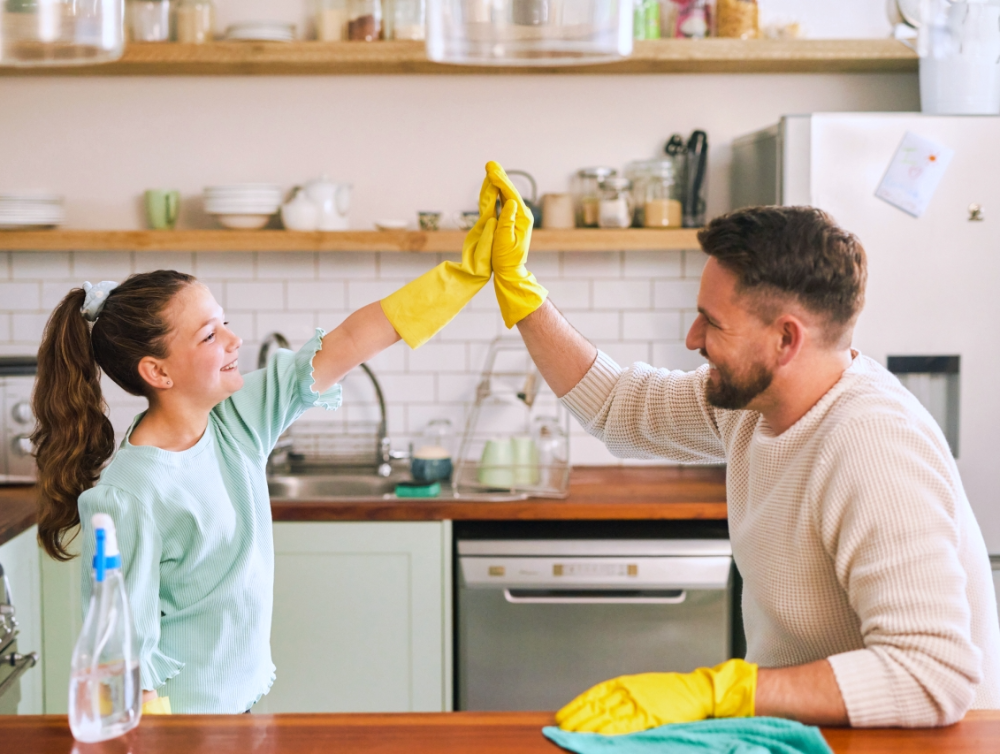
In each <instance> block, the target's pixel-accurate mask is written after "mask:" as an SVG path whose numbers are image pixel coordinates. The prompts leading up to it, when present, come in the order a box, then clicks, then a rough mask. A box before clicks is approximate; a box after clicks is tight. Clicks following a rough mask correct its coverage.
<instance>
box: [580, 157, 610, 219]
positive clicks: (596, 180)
mask: <svg viewBox="0 0 1000 754" xmlns="http://www.w3.org/2000/svg"><path fill="white" fill-rule="evenodd" d="M615 175H618V171H617V170H615V169H614V168H583V169H582V170H579V171H577V174H576V181H575V187H574V193H575V194H576V224H577V226H578V227H581V228H596V227H597V216H598V208H599V204H600V201H601V196H600V190H599V186H598V185H599V184H600V182H601V181H603V180H604V179H605V178H609V177H611V176H615Z"/></svg>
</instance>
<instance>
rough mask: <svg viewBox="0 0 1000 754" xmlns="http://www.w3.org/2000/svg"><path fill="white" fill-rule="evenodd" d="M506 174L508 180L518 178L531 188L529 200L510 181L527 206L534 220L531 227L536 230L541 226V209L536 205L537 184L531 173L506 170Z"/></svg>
mask: <svg viewBox="0 0 1000 754" xmlns="http://www.w3.org/2000/svg"><path fill="white" fill-rule="evenodd" d="M506 173H507V177H508V178H511V177H518V176H519V177H521V178H523V179H524V180H525V181H527V182H528V184H529V185H530V186H531V195H530V198H526V197H525V192H524V191H521V189H520V188H519V187H517V183H516V182H514V181H511V182H512V183H514V185H515V187H517V188H518V191H520V193H521V198H522V199H524V203H525V204H527V205H528V209H530V210H531V214H532V215H533V216H534V218H535V222H534V225H533V227H536V228H538V227H540V226H541V224H542V208H541V206H540V205H539V204H538V184H537V183H535V179H534V178H533V177H532V175H531V173H529V172H528V171H527V170H507V171H506ZM497 201H498V202H500V201H501V200H500V199H498V200H497Z"/></svg>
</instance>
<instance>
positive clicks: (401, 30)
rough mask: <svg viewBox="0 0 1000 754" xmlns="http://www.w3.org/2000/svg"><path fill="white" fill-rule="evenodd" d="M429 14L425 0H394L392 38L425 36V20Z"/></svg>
mask: <svg viewBox="0 0 1000 754" xmlns="http://www.w3.org/2000/svg"><path fill="white" fill-rule="evenodd" d="M426 15H427V5H426V2H425V0H394V2H393V8H392V38H393V39H420V40H422V39H423V38H424V20H425V17H426Z"/></svg>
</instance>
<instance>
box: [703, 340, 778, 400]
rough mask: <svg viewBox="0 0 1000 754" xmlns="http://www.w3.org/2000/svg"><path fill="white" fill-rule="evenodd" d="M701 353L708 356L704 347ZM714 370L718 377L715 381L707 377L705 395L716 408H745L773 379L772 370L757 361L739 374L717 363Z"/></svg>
mask: <svg viewBox="0 0 1000 754" xmlns="http://www.w3.org/2000/svg"><path fill="white" fill-rule="evenodd" d="M701 355H702V356H704V357H705V358H706V359H707V358H708V355H707V354H706V353H705V351H704V349H702V351H701ZM715 371H716V372H718V374H719V379H718V381H717V382H716V381H715V380H713V379H712V378H711V377H709V378H708V382H707V384H706V385H705V397H706V398H707V399H708V402H709V403H710V404H711V405H713V406H715V407H716V408H725V409H730V410H737V409H741V408H746V406H747V404H748V403H750V401H752V400H753V399H754V398H756V397H757V396H758V395H760V394H761V393H763V392H764V391H765V390H767V389H768V388H769V387H770V386H771V380H773V379H774V372H772V371H771V370H769V369H768V368H767V367H766V366H764V365H763V364H761V363H759V362H758V363H755V364H751V365H750V368H749V369H747V370H746V373H745V374H742V375H739V376H736V375H734V374H733V373H732V372H730V371H729V370H728V369H725V368H724V367H721V366H719V365H718V364H717V365H716V366H715Z"/></svg>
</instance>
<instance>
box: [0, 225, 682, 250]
mask: <svg viewBox="0 0 1000 754" xmlns="http://www.w3.org/2000/svg"><path fill="white" fill-rule="evenodd" d="M697 233H698V231H697V229H694V228H677V229H664V230H647V229H645V228H627V229H624V230H610V229H602V228H580V229H574V230H543V229H538V230H535V231H533V232H532V234H531V250H532V251H668V250H672V249H673V250H676V249H697V248H698V239H697ZM464 238H465V231H461V230H442V231H437V232H433V233H425V232H422V231H408V230H401V231H374V230H372V231H366V230H351V231H342V232H336V233H299V232H295V231H287V230H37V231H0V251H405V252H458V251H461V250H462V240H463V239H464Z"/></svg>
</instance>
